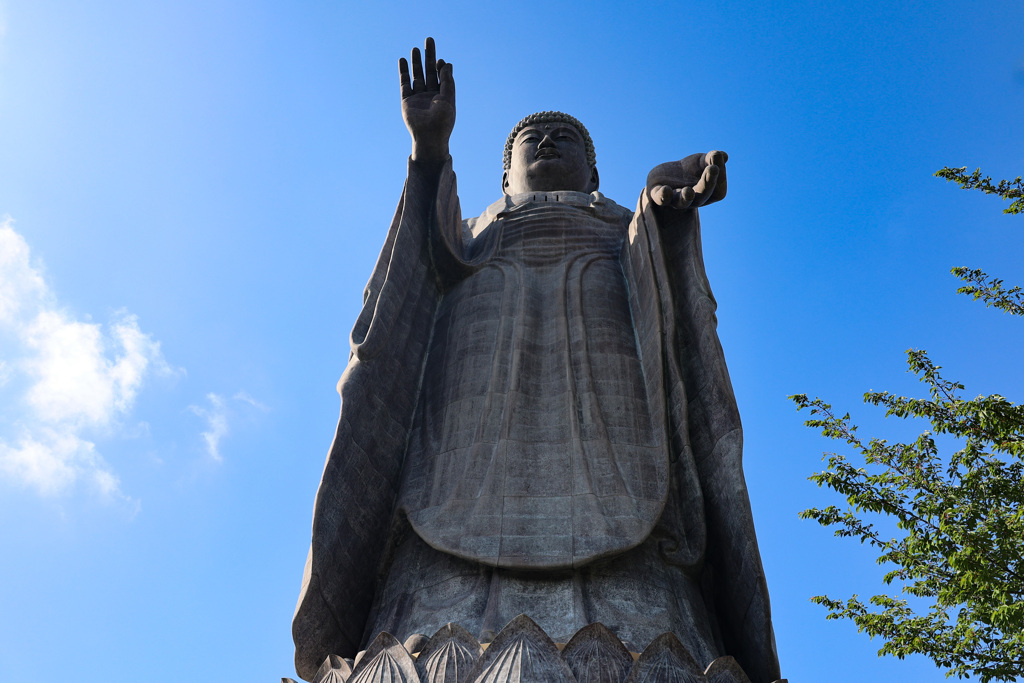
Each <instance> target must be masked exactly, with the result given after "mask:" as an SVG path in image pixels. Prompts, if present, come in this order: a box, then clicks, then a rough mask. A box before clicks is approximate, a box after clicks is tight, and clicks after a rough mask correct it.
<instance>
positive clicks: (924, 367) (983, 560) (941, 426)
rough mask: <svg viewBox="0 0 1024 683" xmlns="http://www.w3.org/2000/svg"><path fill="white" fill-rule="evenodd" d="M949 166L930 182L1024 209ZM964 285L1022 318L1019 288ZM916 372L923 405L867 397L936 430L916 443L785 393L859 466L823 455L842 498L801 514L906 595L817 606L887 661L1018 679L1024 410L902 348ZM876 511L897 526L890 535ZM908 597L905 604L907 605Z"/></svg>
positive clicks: (1000, 189) (1003, 192)
mask: <svg viewBox="0 0 1024 683" xmlns="http://www.w3.org/2000/svg"><path fill="white" fill-rule="evenodd" d="M966 171H967V169H966V167H965V168H960V169H951V168H943V169H942V170H940V171H938V172H937V173H936V174H935V175H937V176H939V177H942V178H946V179H947V180H951V181H954V182H956V183H958V184H959V185H960V186H961V187H962V188H964V189H980V190H982V191H984V192H986V193H989V194H996V195H998V196H1000V197H1001V198H1003V199H1012V200H1014V201H1013V202H1012V203H1011V204H1010V206H1009V207H1008V208H1007V209H1005V210H1004V213H1022V212H1024V198H1022V189H1024V186H1022V183H1021V179H1020V178H1019V177H1018V178H1017V179H1016V180H1014V181H1006V180H1003V181H1000V182H999V183H998V184H993V183H992V179H991V178H989V177H985V178H982V177H981V171H980V170H978V171H975V172H974V173H973V174H969V175H968V174H967V172H966ZM952 272H953V274H954V275H956V276H957V277H958V278H960V279H961V280H962V281H963V282H964V283H965V284H964V286H962V287H960V288H959V289H958V290H957V291H958V292H960V293H962V294H967V295H970V296H973V297H974V298H975V299H980V300H982V301H984V302H985V305H986V306H994V307H995V308H997V309H1000V310H1002V311H1004V312H1006V313H1010V314H1011V315H1019V316H1024V293H1022V291H1021V288H1020V287H1012V288H1006V287H1004V285H1003V282H1002V280H999V279H998V278H991V277H989V276H988V275H987V274H985V273H983V272H982V271H980V270H974V269H969V268H954V269H953V271H952ZM907 356H908V359H907V363H908V365H909V366H910V371H911V372H913V373H914V374H915V375H917V376H918V379H920V381H921V382H923V383H924V384H925V385H926V386H927V387H928V398H907V397H904V396H896V395H893V394H891V393H889V392H885V391H883V392H868V393H867V394H865V395H864V402H865V403H868V404H871V405H875V406H881V407H883V408H884V409H885V414H886V417H890V416H892V417H898V418H903V419H907V418H924V419H926V420H928V421H929V422H930V423H931V429H930V430H929V431H926V432H924V433H923V434H921V435H920V436H919V437H918V438H917V439H916V440H914V441H912V442H908V443H890V442H888V441H886V440H883V439H867V440H865V439H863V438H861V437H860V436H859V435H858V433H857V427H856V426H855V425H854V424H852V423H851V421H850V415H849V413H846V414H844V415H842V416H839V415H837V414H836V412H835V411H833V409H832V406H830V405H829V404H828V403H825V402H824V401H822V400H821V399H818V398H815V399H813V400H811V399H808V398H807V396H806V395H805V394H800V395H796V396H791V397H790V399H792V400H793V401H794V402H795V403H796V405H797V409H798V410H803V409H805V408H806V409H808V410H809V411H810V415H811V417H812V419H810V420H808V421H807V422H805V424H806V425H807V426H809V427H813V428H816V429H820V430H821V432H822V434H823V435H824V436H826V437H828V438H830V439H837V440H839V441H844V442H846V444H847V446H849V447H852V449H853V450H854V451H855V452H856V453H857V454H858V456H859V458H861V459H863V466H858V465H855V464H853V462H851V461H850V460H849V459H847V457H846V456H844V455H841V454H838V453H826V456H825V459H826V461H827V463H828V466H827V468H826V469H825V470H824V471H822V472H818V473H817V474H814V475H813V476H812V477H810V479H811V480H812V481H814V482H815V483H817V484H818V486H825V487H828V488H830V489H832V490H834V491H836V492H837V493H839V494H841V495H843V496H844V497H845V498H846V502H847V506H846V507H845V508H840V507H837V506H834V505H830V506H828V507H825V508H821V509H819V508H812V509H809V510H805V511H803V512H802V513H801V517H803V518H805V519H814V520H816V521H817V522H818V523H819V524H821V525H822V526H825V527H833V528H834V529H835V535H836V536H840V537H852V538H856V539H859V540H860V541H861V543H865V544H868V545H870V546H872V547H874V548H875V549H876V550H877V551H878V552H879V557H878V563H879V564H880V565H883V566H885V567H886V569H887V570H888V571H886V573H885V574H884V576H883V581H884V582H885V584H886V585H892V584H893V583H896V582H898V583H899V584H900V585H902V594H903V596H904V597H900V596H892V595H884V594H883V595H875V596H873V597H871V598H870V599H869V600H868V601H867V603H865V602H863V601H862V600H861V599H860V598H859V597H858V596H857V595H853V596H852V597H851V598H849V599H847V600H836V599H833V598H830V597H828V596H824V595H819V596H815V597H814V598H812V600H813V601H814V602H816V603H818V604H820V605H824V606H825V607H826V608H827V609H828V616H827V617H826V618H827V619H851V620H853V622H854V623H855V624H856V625H857V629H858V630H859V631H861V632H863V633H867V634H868V635H869V636H871V637H872V638H874V637H875V636H880V637H881V638H882V639H883V640H884V641H885V643H884V645H883V646H882V648H881V649H880V650H879V651H878V654H879V655H895V656H896V657H899V658H901V659H902V658H903V657H905V656H906V655H909V654H923V655H925V656H927V657H929V658H931V659H932V660H933V661H934V662H935V663H936V664H937V665H938V666H940V667H942V668H945V669H946V676H947V677H948V676H953V675H955V676H957V677H959V678H965V677H968V676H977V677H978V678H979V679H980V680H981V681H982V682H983V683H987V682H988V681H1013V680H1016V679H1017V677H1018V676H1024V561H1022V557H1024V504H1022V503H1024V405H1015V404H1013V403H1011V402H1010V401H1008V400H1007V399H1006V398H1004V397H1002V396H1000V395H998V394H993V395H991V396H979V397H977V398H974V399H965V398H963V396H962V394H961V392H962V391H963V390H964V386H963V385H962V384H959V383H956V382H951V381H949V380H946V379H944V378H943V377H942V375H941V374H940V372H939V370H940V369H941V368H940V367H939V366H937V365H935V364H934V363H933V362H932V361H931V359H930V358H929V357H928V354H927V353H926V352H925V351H923V350H917V349H911V350H909V351H907ZM940 434H945V435H950V436H952V437H954V438H955V442H956V444H957V447H959V450H957V451H956V452H954V453H952V454H950V455H946V456H943V455H940V453H939V449H938V446H937V445H936V442H935V437H936V435H940ZM868 515H876V517H874V519H876V521H877V519H878V517H877V516H880V517H882V518H888V519H889V520H894V521H895V523H896V528H897V530H898V534H897V536H896V537H893V538H889V537H888V535H887V534H883V533H882V532H881V531H879V530H878V528H876V526H875V525H874V524H872V523H870V522H869V521H867V517H868ZM908 598H909V600H908Z"/></svg>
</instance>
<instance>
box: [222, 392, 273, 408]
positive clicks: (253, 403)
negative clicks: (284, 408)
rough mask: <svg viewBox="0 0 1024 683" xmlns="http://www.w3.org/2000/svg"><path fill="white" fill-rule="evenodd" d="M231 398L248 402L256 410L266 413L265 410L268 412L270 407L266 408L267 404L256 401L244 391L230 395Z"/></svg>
mask: <svg viewBox="0 0 1024 683" xmlns="http://www.w3.org/2000/svg"><path fill="white" fill-rule="evenodd" d="M231 398H233V399H235V400H236V401H241V402H242V403H248V404H249V405H251V406H252V407H253V408H256V409H257V410H259V411H262V412H264V413H266V412H268V411H269V410H270V408H268V407H267V406H265V405H263V404H262V403H260V402H259V401H257V400H256V399H254V398H253V397H252V396H250V395H249V394H247V393H246V392H244V391H239V392H237V393H235V395H234V396H232V397H231Z"/></svg>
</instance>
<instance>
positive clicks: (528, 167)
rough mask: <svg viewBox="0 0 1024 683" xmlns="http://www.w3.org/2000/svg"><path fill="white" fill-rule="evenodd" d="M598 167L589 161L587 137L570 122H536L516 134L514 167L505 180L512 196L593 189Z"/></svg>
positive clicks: (596, 181) (503, 184)
mask: <svg viewBox="0 0 1024 683" xmlns="http://www.w3.org/2000/svg"><path fill="white" fill-rule="evenodd" d="M597 186H598V175H597V167H592V166H589V165H588V164H587V148H586V146H585V144H584V142H583V136H582V135H580V133H579V131H578V130H576V128H575V126H572V125H570V124H568V123H559V122H553V123H535V124H531V125H529V126H526V127H525V128H523V129H522V130H521V131H519V134H518V135H516V139H515V142H513V144H512V160H511V167H510V168H509V170H507V171H505V174H504V175H503V176H502V179H501V188H502V190H503V191H504V192H505V194H508V195H514V194H519V193H520V192H554V191H557V190H572V191H575V192H588V193H589V192H593V191H594V190H596V189H597Z"/></svg>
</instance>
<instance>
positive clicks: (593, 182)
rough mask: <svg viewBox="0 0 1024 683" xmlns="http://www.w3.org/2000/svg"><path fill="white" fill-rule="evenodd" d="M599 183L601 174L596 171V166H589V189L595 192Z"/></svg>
mask: <svg viewBox="0 0 1024 683" xmlns="http://www.w3.org/2000/svg"><path fill="white" fill-rule="evenodd" d="M600 185H601V176H600V175H598V173H597V166H591V167H590V191H591V192H597V188H598V187H600Z"/></svg>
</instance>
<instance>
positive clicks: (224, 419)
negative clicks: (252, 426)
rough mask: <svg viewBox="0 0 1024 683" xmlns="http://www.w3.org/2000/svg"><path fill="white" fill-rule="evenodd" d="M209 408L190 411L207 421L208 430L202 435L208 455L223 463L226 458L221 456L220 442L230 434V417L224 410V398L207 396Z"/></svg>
mask: <svg viewBox="0 0 1024 683" xmlns="http://www.w3.org/2000/svg"><path fill="white" fill-rule="evenodd" d="M206 400H207V401H209V403H210V407H209V408H201V407H199V406H189V407H188V409H189V410H191V411H192V412H193V413H195V414H196V415H198V416H199V417H201V418H203V419H204V420H206V425H207V429H206V431H204V432H203V433H202V437H203V441H204V442H205V443H206V453H207V454H208V455H209V456H210V457H211V458H213V459H214V460H216V461H217V462H221V461H223V460H224V458H222V457H221V454H220V440H221V439H223V438H224V437H225V436H227V434H228V431H229V430H228V416H227V412H226V410H225V408H224V398H223V397H221V396H218V395H217V394H213V393H210V394H207V395H206Z"/></svg>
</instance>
